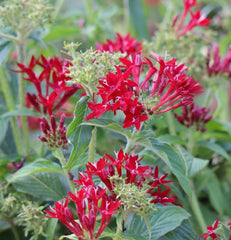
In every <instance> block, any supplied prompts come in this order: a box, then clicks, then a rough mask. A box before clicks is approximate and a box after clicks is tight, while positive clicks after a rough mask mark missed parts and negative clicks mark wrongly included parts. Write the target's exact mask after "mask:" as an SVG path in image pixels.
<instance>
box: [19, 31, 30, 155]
mask: <svg viewBox="0 0 231 240" xmlns="http://www.w3.org/2000/svg"><path fill="white" fill-rule="evenodd" d="M18 36H19V38H20V39H21V40H22V41H19V42H18V43H16V48H17V53H18V59H17V60H18V62H19V63H24V61H25V43H24V42H23V37H21V35H20V33H18ZM24 81H25V80H24V79H23V73H19V76H18V82H19V104H20V108H24V107H25V82H24ZM21 124H22V135H23V136H22V138H23V144H24V150H25V154H28V153H29V147H30V144H29V132H28V126H27V118H26V116H21Z"/></svg>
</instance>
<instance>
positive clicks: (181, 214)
mask: <svg viewBox="0 0 231 240" xmlns="http://www.w3.org/2000/svg"><path fill="white" fill-rule="evenodd" d="M189 216H190V215H189V213H187V212H186V211H185V210H184V209H183V208H181V207H176V206H167V207H162V208H159V209H158V211H157V212H154V213H153V212H152V214H151V215H150V216H148V218H149V222H150V226H151V240H157V239H159V238H160V237H162V236H164V235H165V234H166V233H168V232H170V231H173V230H175V229H176V228H177V227H179V226H180V225H181V223H182V222H183V220H185V219H188V218H189ZM138 226H139V227H138ZM125 228H126V231H125V233H124V235H125V236H126V235H127V234H134V235H138V236H139V235H140V236H142V237H144V238H146V239H149V232H148V229H147V226H146V223H145V221H144V220H141V217H140V216H138V215H136V214H131V215H130V216H129V217H128V219H127V221H126V222H125Z"/></svg>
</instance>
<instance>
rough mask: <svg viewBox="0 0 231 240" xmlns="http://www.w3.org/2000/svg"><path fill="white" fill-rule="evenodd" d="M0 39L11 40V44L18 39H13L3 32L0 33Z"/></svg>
mask: <svg viewBox="0 0 231 240" xmlns="http://www.w3.org/2000/svg"><path fill="white" fill-rule="evenodd" d="M0 37H1V38H6V39H8V40H11V41H13V42H17V41H18V39H17V38H16V37H14V36H12V35H9V34H5V33H3V32H0Z"/></svg>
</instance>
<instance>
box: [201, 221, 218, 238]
mask: <svg viewBox="0 0 231 240" xmlns="http://www.w3.org/2000/svg"><path fill="white" fill-rule="evenodd" d="M219 220H220V219H217V220H216V222H215V223H214V225H213V227H212V226H207V230H208V232H207V233H203V234H202V235H201V236H200V238H202V237H204V240H207V238H208V237H211V238H212V239H214V240H218V237H217V236H220V234H218V233H215V231H216V229H217V227H218V224H219Z"/></svg>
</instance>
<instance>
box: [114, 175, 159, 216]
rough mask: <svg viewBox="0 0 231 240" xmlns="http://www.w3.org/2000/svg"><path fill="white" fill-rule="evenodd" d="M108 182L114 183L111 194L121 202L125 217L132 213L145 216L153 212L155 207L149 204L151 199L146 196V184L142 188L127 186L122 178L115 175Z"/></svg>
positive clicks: (132, 184) (147, 187) (133, 184)
mask: <svg viewBox="0 0 231 240" xmlns="http://www.w3.org/2000/svg"><path fill="white" fill-rule="evenodd" d="M110 180H111V181H113V182H114V183H115V187H114V188H113V192H114V193H115V194H116V195H117V198H119V199H120V201H121V202H122V205H123V208H124V211H125V213H126V215H127V216H128V215H129V214H130V213H132V212H135V213H138V214H140V215H141V216H145V215H148V214H149V213H150V212H151V211H153V210H155V205H154V204H153V203H151V200H152V198H151V197H150V195H149V194H147V191H148V189H150V186H149V185H148V184H145V183H143V185H142V187H139V186H137V185H136V184H135V183H130V184H127V183H126V180H125V179H124V178H121V177H119V176H116V175H115V176H113V177H110Z"/></svg>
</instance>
